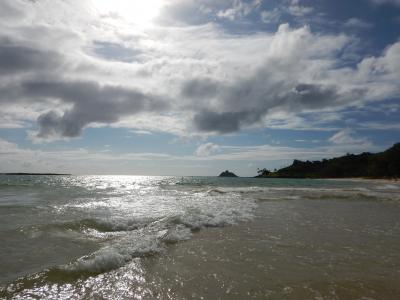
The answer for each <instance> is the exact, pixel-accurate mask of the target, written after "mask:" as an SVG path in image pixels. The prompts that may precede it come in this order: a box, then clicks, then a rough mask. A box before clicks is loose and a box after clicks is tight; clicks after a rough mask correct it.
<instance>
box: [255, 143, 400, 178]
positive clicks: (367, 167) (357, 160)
mask: <svg viewBox="0 0 400 300" xmlns="http://www.w3.org/2000/svg"><path fill="white" fill-rule="evenodd" d="M258 174H259V175H258V176H255V177H256V178H351V177H354V178H400V143H397V144H395V145H393V147H391V148H389V149H387V150H386V151H384V152H380V153H375V154H373V153H368V152H364V153H361V154H358V155H355V154H347V155H345V156H341V157H336V158H332V159H323V160H322V161H300V160H297V159H295V160H294V161H293V164H292V165H291V166H288V167H285V168H282V169H280V170H275V171H273V172H271V171H269V170H267V169H262V170H258Z"/></svg>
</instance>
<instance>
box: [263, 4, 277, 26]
mask: <svg viewBox="0 0 400 300" xmlns="http://www.w3.org/2000/svg"><path fill="white" fill-rule="evenodd" d="M281 16H282V11H281V10H280V9H279V8H277V7H275V8H274V9H272V10H263V11H262V12H261V21H262V22H264V23H276V22H278V21H279V19H280V18H281Z"/></svg>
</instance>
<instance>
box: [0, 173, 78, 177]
mask: <svg viewBox="0 0 400 300" xmlns="http://www.w3.org/2000/svg"><path fill="white" fill-rule="evenodd" d="M0 175H42V176H69V175H71V174H58V173H0Z"/></svg>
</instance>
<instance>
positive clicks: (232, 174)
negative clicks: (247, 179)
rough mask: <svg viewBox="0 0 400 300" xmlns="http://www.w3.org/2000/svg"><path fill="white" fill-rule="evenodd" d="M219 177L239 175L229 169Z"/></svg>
mask: <svg viewBox="0 0 400 300" xmlns="http://www.w3.org/2000/svg"><path fill="white" fill-rule="evenodd" d="M219 177H238V176H237V175H236V174H235V173H232V172H230V171H228V170H226V171H225V172H222V173H221V174H219Z"/></svg>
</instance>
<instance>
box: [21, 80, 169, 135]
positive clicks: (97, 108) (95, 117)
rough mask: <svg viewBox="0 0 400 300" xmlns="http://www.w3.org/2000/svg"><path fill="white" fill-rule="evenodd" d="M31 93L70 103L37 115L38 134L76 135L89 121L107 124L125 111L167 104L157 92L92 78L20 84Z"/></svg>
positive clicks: (154, 108)
mask: <svg viewBox="0 0 400 300" xmlns="http://www.w3.org/2000/svg"><path fill="white" fill-rule="evenodd" d="M22 88H23V90H25V91H26V92H25V93H26V94H27V95H30V96H31V97H38V98H41V97H44V98H54V99H57V100H61V101H63V102H66V103H69V104H71V105H72V107H71V108H70V109H68V110H66V111H64V112H63V113H62V114H60V113H58V112H56V111H54V110H51V111H48V112H46V113H43V114H41V115H40V116H39V117H38V120H37V122H38V125H39V131H38V133H37V137H39V138H51V137H55V136H61V137H76V136H79V135H80V134H81V131H82V129H83V128H84V127H85V126H86V125H88V124H90V123H104V124H110V123H115V122H117V121H118V120H119V119H120V118H121V117H123V116H125V115H135V114H138V113H140V112H145V111H151V112H155V111H161V110H164V109H166V107H167V104H166V103H165V102H164V101H162V99H158V98H157V97H156V96H153V95H148V94H143V93H142V92H140V91H136V90H130V89H126V88H121V87H118V86H107V85H106V86H101V85H99V84H97V83H94V82H60V81H37V82H26V83H24V84H23V86H22Z"/></svg>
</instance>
